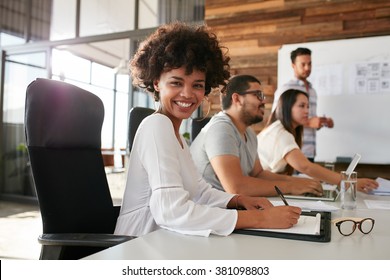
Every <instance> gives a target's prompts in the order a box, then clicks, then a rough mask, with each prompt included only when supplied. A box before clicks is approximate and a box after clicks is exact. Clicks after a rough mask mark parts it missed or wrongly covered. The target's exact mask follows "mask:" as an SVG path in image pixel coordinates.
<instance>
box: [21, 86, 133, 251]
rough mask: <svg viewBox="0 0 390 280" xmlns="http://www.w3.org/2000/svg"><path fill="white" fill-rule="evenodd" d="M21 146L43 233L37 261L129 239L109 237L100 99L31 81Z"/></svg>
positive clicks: (113, 211)
mask: <svg viewBox="0 0 390 280" xmlns="http://www.w3.org/2000/svg"><path fill="white" fill-rule="evenodd" d="M25 110H26V112H25V132H26V140H27V147H28V152H29V157H30V162H31V168H32V173H33V178H34V182H35V187H36V192H37V197H38V202H39V207H40V212H41V215H42V222H43V234H42V235H40V236H39V238H38V241H39V243H40V244H42V249H41V255H40V259H79V258H82V257H84V256H87V255H90V254H92V253H95V252H98V251H100V250H102V249H105V248H108V247H111V246H114V245H117V244H119V243H122V242H124V241H127V240H130V239H132V238H134V237H130V236H117V235H113V232H114V229H115V224H116V220H117V217H118V215H119V208H120V207H119V206H114V205H113V202H112V198H111V194H110V190H109V187H108V183H107V178H106V173H105V170H104V165H103V158H102V154H101V128H102V123H103V118H104V107H103V103H102V101H101V100H100V99H99V98H98V97H97V96H96V95H94V94H92V93H90V92H88V91H86V90H83V89H80V88H78V87H76V86H73V85H70V84H67V83H64V82H59V81H53V80H47V79H37V80H35V81H33V82H32V83H31V84H30V85H29V86H28V88H27V92H26V107H25Z"/></svg>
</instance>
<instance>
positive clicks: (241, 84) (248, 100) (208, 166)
mask: <svg viewBox="0 0 390 280" xmlns="http://www.w3.org/2000/svg"><path fill="white" fill-rule="evenodd" d="M264 99H265V98H264V94H263V92H262V91H261V83H260V81H259V80H258V79H256V78H255V77H253V76H250V75H239V76H234V77H232V78H231V79H230V81H229V83H228V85H227V86H226V88H225V89H223V90H222V108H223V111H222V112H220V113H218V114H217V115H215V116H214V117H212V118H211V120H210V121H209V123H208V124H207V125H206V126H205V127H204V128H203V129H202V130H201V132H200V133H199V134H198V136H197V137H196V138H195V139H194V141H193V143H192V144H191V147H190V149H191V154H192V157H193V159H194V161H195V164H196V166H197V168H198V170H199V171H200V172H201V174H202V176H203V177H204V178H205V179H206V181H208V182H209V183H211V184H212V185H213V186H214V187H215V188H217V189H220V190H225V191H226V192H229V193H237V194H245V195H251V196H276V195H277V193H276V191H275V185H277V186H278V187H279V188H280V189H281V190H282V192H284V193H286V194H302V193H313V194H317V195H320V194H321V193H322V187H321V184H320V182H318V181H315V180H311V179H306V178H297V177H291V176H287V175H281V174H274V173H272V172H269V171H265V170H263V168H262V167H261V163H260V159H259V157H258V154H257V138H256V134H255V133H254V131H253V130H252V129H251V128H250V126H251V125H252V124H255V123H258V122H261V121H262V120H263V115H264Z"/></svg>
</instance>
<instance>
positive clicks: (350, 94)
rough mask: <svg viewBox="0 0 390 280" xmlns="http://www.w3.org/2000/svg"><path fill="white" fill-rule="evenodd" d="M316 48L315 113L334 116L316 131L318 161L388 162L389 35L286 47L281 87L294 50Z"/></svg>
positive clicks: (280, 65) (313, 74) (280, 55)
mask: <svg viewBox="0 0 390 280" xmlns="http://www.w3.org/2000/svg"><path fill="white" fill-rule="evenodd" d="M298 47H306V48H309V49H311V51H312V55H311V56H312V72H311V75H310V77H309V78H308V80H309V81H310V82H312V84H313V87H314V89H315V90H316V91H317V94H318V101H317V115H318V116H323V115H326V116H328V117H331V118H333V120H334V123H335V126H334V128H332V129H328V128H322V129H320V130H319V131H317V155H316V158H315V160H316V161H333V162H335V161H336V157H338V156H340V157H353V155H354V154H355V153H360V154H361V155H362V159H361V161H360V162H361V163H368V164H389V163H390V36H379V37H366V38H359V39H345V40H334V41H323V42H312V43H300V44H288V45H283V46H282V47H281V48H280V49H279V52H278V87H280V86H281V85H282V84H284V83H285V82H287V81H288V80H290V79H291V78H292V77H293V76H294V73H293V70H292V67H291V60H290V53H291V51H292V50H294V49H296V48H298Z"/></svg>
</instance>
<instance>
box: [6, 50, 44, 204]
mask: <svg viewBox="0 0 390 280" xmlns="http://www.w3.org/2000/svg"><path fill="white" fill-rule="evenodd" d="M33 56H34V55H33ZM14 58H15V57H14V56H9V57H7V61H6V64H5V82H4V99H3V124H2V125H3V135H2V137H3V143H4V145H3V154H2V155H1V157H2V159H3V160H2V166H1V167H2V172H1V174H2V176H4V178H2V181H3V184H2V186H0V187H1V192H2V193H3V194H8V195H23V196H35V190H34V185H33V181H32V179H31V178H32V177H31V175H30V172H31V170H30V165H29V161H28V154H27V148H26V144H25V143H26V139H25V134H24V108H25V107H24V105H25V99H26V88H27V86H28V85H29V84H30V83H31V82H32V81H33V80H35V79H36V78H46V77H47V72H46V69H43V68H39V67H37V66H31V65H27V64H20V63H14V62H12V61H13V60H16V59H14ZM35 58H36V57H35ZM8 59H9V60H8ZM44 61H45V60H44V59H43V61H37V60H35V62H36V64H37V65H43V64H44ZM30 63H31V61H30Z"/></svg>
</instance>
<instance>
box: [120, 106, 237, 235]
mask: <svg viewBox="0 0 390 280" xmlns="http://www.w3.org/2000/svg"><path fill="white" fill-rule="evenodd" d="M182 143H183V146H184V147H183V148H182V147H181V145H180V143H179V142H178V140H177V138H176V136H175V133H174V129H173V125H172V122H171V121H170V119H169V118H168V117H166V116H165V115H162V114H153V115H151V116H149V117H147V118H145V119H144V120H143V122H142V123H141V124H140V126H139V128H138V130H137V133H136V136H135V139H134V144H133V147H132V151H131V154H130V160H129V166H128V177H127V182H126V189H125V193H124V197H123V202H122V207H121V211H120V214H119V217H118V220H117V224H116V229H115V234H125V235H134V236H140V235H144V234H146V233H148V232H151V231H154V230H157V229H159V228H165V229H169V230H172V231H176V232H180V233H183V234H192V235H201V236H208V235H210V234H211V233H212V234H217V235H225V236H226V235H229V234H230V233H231V232H232V231H233V230H234V228H235V225H236V222H237V217H238V215H237V211H236V210H230V209H226V205H227V204H228V202H229V201H230V200H231V199H232V197H233V196H234V195H232V194H228V193H225V192H222V191H219V190H215V189H213V188H212V187H211V185H209V184H207V183H206V182H205V181H204V180H203V178H202V177H201V175H200V174H199V173H198V171H197V169H196V166H195V164H194V162H193V160H192V158H191V154H190V152H189V148H188V146H187V144H186V141H185V140H184V138H183V137H182Z"/></svg>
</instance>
